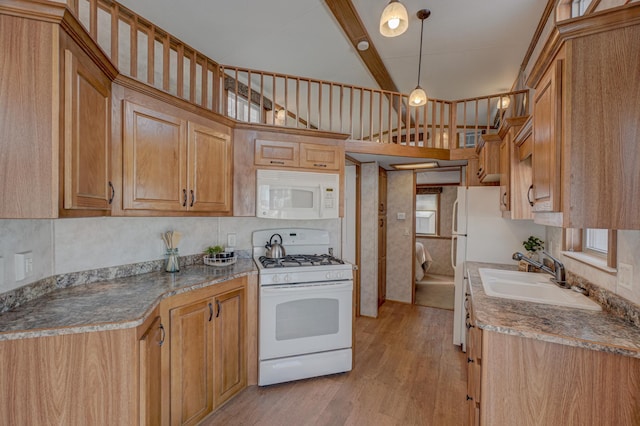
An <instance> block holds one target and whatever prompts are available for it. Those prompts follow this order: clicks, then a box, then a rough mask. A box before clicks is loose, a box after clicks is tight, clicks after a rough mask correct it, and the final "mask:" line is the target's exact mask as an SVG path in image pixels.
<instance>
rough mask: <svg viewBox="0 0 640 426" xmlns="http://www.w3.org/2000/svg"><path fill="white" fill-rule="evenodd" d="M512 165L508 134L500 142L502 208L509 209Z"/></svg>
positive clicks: (503, 209)
mask: <svg viewBox="0 0 640 426" xmlns="http://www.w3.org/2000/svg"><path fill="white" fill-rule="evenodd" d="M510 165H511V138H510V136H509V135H508V134H507V136H506V137H505V139H504V140H503V141H502V143H501V144H500V210H502V211H508V210H509V208H510V206H511V204H510V195H511V188H510V182H509V180H510V178H511V176H510Z"/></svg>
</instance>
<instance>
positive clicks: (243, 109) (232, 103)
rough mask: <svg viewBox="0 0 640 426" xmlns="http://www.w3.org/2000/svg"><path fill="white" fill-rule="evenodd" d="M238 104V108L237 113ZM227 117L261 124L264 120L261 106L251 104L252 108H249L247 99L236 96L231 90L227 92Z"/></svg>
mask: <svg viewBox="0 0 640 426" xmlns="http://www.w3.org/2000/svg"><path fill="white" fill-rule="evenodd" d="M236 101H237V102H236ZM236 104H237V106H238V110H237V111H236ZM227 116H229V117H233V118H235V119H236V120H240V121H245V122H249V123H260V122H261V119H262V117H261V114H260V106H259V105H256V104H254V103H251V106H249V102H248V101H247V99H246V98H244V97H242V96H236V94H235V93H233V92H232V91H230V90H229V91H228V92H227Z"/></svg>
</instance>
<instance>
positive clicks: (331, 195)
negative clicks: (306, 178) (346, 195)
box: [324, 188, 336, 209]
mask: <svg viewBox="0 0 640 426" xmlns="http://www.w3.org/2000/svg"><path fill="white" fill-rule="evenodd" d="M335 205H336V196H335V191H334V189H333V188H324V208H325V209H334V208H335Z"/></svg>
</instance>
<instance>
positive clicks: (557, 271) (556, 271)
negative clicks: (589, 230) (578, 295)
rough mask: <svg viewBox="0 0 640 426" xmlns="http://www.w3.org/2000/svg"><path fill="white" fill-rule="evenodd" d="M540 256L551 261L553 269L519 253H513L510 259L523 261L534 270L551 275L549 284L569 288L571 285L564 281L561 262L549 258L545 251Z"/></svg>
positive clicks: (551, 257)
mask: <svg viewBox="0 0 640 426" xmlns="http://www.w3.org/2000/svg"><path fill="white" fill-rule="evenodd" d="M542 254H544V255H545V256H547V257H548V258H549V259H551V260H553V269H551V268H549V267H548V266H547V265H545V264H544V263H543V262H538V261H537V260H533V259H531V258H529V257H527V256H525V255H524V254H522V253H520V252H519V251H517V252H515V253H513V256H512V258H513V260H523V261H525V262H527V263H528V264H529V265H533V266H535V267H536V268H539V269H540V270H542V271H544V272H546V273H547V274H551V275H553V278H551V282H553V283H555V284H557V285H558V286H559V287H562V288H571V285H570V284H568V283H567V280H566V277H565V271H564V265H563V264H562V262H560V261H559V260H558V259H556V258H555V257H553V256H551V255H550V254H549V253H547V252H546V251H543V252H542Z"/></svg>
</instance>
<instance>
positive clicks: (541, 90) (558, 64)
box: [531, 52, 564, 212]
mask: <svg viewBox="0 0 640 426" xmlns="http://www.w3.org/2000/svg"><path fill="white" fill-rule="evenodd" d="M563 53H564V52H561V54H560V55H559V56H558V57H557V58H556V60H555V61H554V62H553V63H552V65H551V67H550V68H549V70H548V71H547V73H546V74H545V75H544V77H543V78H542V80H540V83H539V84H538V86H537V87H536V94H535V98H534V101H533V154H532V155H533V159H532V162H533V165H532V167H533V191H532V192H533V194H532V197H531V198H532V201H533V203H534V204H533V211H534V212H556V211H560V193H561V188H560V182H561V180H560V162H561V159H560V153H561V147H562V140H561V138H562V133H561V130H562V74H563V68H564V66H563V65H564V60H563V56H564V55H563Z"/></svg>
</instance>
